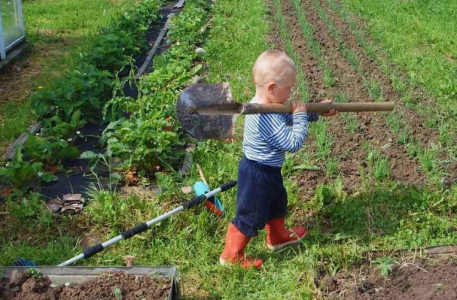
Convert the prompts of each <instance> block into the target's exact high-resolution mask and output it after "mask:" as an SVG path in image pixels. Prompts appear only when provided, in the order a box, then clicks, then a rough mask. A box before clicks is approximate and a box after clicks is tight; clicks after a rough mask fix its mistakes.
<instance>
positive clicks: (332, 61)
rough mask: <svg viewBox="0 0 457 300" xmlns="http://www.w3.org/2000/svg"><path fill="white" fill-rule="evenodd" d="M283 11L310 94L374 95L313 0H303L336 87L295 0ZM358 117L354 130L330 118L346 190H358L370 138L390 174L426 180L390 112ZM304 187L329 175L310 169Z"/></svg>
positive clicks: (401, 178)
mask: <svg viewBox="0 0 457 300" xmlns="http://www.w3.org/2000/svg"><path fill="white" fill-rule="evenodd" d="M282 9H283V15H284V18H285V21H286V23H287V25H288V26H289V30H290V33H291V36H292V41H293V45H294V48H295V49H296V51H297V53H298V54H299V55H300V57H301V58H302V68H303V71H304V73H305V74H307V75H308V76H309V87H310V98H311V99H315V100H318V99H317V98H316V97H315V96H316V95H318V96H320V95H323V94H326V95H330V96H332V95H333V94H335V92H339V93H345V94H348V95H350V98H351V101H360V102H363V101H369V94H368V92H367V91H366V90H365V88H364V86H363V78H362V77H361V76H359V75H358V74H357V73H356V72H355V71H354V70H353V69H352V67H351V66H350V65H349V64H348V62H347V61H346V60H345V59H344V57H343V56H342V54H341V53H340V51H339V50H338V46H339V45H338V42H337V41H335V40H334V39H333V38H332V36H331V34H330V32H329V29H328V28H327V26H326V24H325V23H324V22H323V21H322V20H321V19H320V18H319V16H318V13H317V12H316V11H315V9H314V7H313V2H312V1H310V0H307V1H303V2H302V10H303V12H305V15H306V19H307V21H308V22H309V23H310V24H311V25H312V26H313V28H314V29H315V32H314V39H315V40H316V41H318V42H319V44H320V47H321V50H322V53H323V55H324V57H325V61H326V62H327V65H328V66H329V67H331V68H332V70H333V73H334V75H335V77H336V83H335V85H334V86H333V87H332V88H327V87H325V85H324V84H323V81H322V74H321V72H320V70H319V69H318V67H317V61H316V59H315V58H313V56H312V54H311V52H310V51H309V49H308V48H307V46H306V45H307V43H306V40H305V38H304V36H303V33H302V29H301V26H300V24H299V22H298V20H297V17H296V15H295V8H294V6H293V3H292V0H286V1H282ZM357 119H358V120H359V123H360V124H361V126H360V128H359V130H358V132H357V133H355V134H352V133H349V132H348V131H346V129H345V128H344V127H345V126H344V124H345V122H344V121H343V120H341V119H340V118H333V119H331V120H330V131H331V134H332V135H333V142H334V144H333V149H332V155H334V156H340V157H341V161H340V163H339V166H338V167H339V171H340V172H341V173H342V174H343V176H344V183H345V187H346V190H348V191H354V190H356V189H357V187H358V186H360V183H361V177H360V168H364V169H366V168H367V166H366V163H365V161H366V157H367V153H366V152H365V151H364V150H363V147H362V145H363V144H365V143H369V144H371V145H373V146H375V147H376V148H378V149H380V148H381V147H382V146H384V145H388V147H384V148H385V150H384V151H383V153H384V154H385V155H386V156H387V158H388V159H389V163H390V167H391V178H392V179H393V180H396V181H399V182H402V183H405V184H418V183H422V182H424V181H425V179H424V178H425V176H424V174H423V173H422V172H420V171H418V169H419V163H418V162H417V160H414V159H411V158H410V157H409V156H408V154H407V151H406V149H405V147H404V146H402V145H399V144H397V143H396V140H397V137H396V136H395V135H394V134H392V133H391V132H390V131H389V128H388V127H387V125H386V121H385V117H384V116H382V115H381V114H379V113H359V114H357ZM297 180H298V182H299V183H300V185H301V187H302V188H303V189H304V191H305V192H307V191H310V190H313V189H314V187H315V185H316V183H324V182H327V181H329V178H327V176H326V175H325V173H323V172H319V171H317V172H316V171H307V172H303V174H301V175H300V176H299V178H297Z"/></svg>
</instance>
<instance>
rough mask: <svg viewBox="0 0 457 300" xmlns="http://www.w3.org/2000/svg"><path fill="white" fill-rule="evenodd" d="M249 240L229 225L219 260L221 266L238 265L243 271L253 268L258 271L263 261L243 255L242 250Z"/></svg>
mask: <svg viewBox="0 0 457 300" xmlns="http://www.w3.org/2000/svg"><path fill="white" fill-rule="evenodd" d="M250 240H251V238H249V237H247V236H245V235H244V234H243V233H242V232H241V231H239V230H238V228H237V227H236V226H235V225H233V224H232V223H230V226H229V228H228V231H227V236H226V238H225V248H224V251H223V252H222V254H221V256H220V258H219V262H220V263H221V265H223V266H225V265H233V264H239V265H241V266H243V268H245V269H250V268H253V267H254V268H257V269H260V267H261V266H262V265H263V260H261V259H259V258H251V257H246V256H245V255H244V248H246V246H247V244H248V243H249V241H250Z"/></svg>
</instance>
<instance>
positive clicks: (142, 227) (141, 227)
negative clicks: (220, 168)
mask: <svg viewBox="0 0 457 300" xmlns="http://www.w3.org/2000/svg"><path fill="white" fill-rule="evenodd" d="M236 184H237V182H236V181H230V182H228V183H226V184H223V185H221V186H220V187H218V188H217V189H214V190H212V191H210V192H208V193H206V194H203V195H200V196H198V197H195V198H194V199H192V200H190V201H189V202H187V203H185V204H184V205H182V206H180V207H177V208H175V209H173V210H172V211H169V212H167V213H165V214H163V215H160V216H158V217H157V218H155V219H152V220H150V221H148V222H145V223H141V224H138V225H136V226H135V227H133V228H131V229H129V230H127V231H124V232H123V233H122V234H120V235H118V236H116V237H114V238H112V239H110V240H108V241H106V242H104V243H100V244H97V245H94V246H92V247H89V248H86V249H84V251H83V253H81V254H79V255H77V256H75V257H73V258H71V259H69V260H67V261H64V262H63V263H61V264H60V265H58V267H65V266H68V265H71V264H73V263H75V262H77V261H78V260H80V259H83V258H89V257H92V256H94V255H95V254H97V253H99V252H102V251H103V250H105V248H107V247H109V246H111V245H113V244H116V243H118V242H120V241H122V240H126V239H129V238H131V237H132V236H134V235H136V234H138V233H141V232H143V231H146V230H148V229H149V228H150V227H151V226H152V225H154V224H156V223H159V222H160V221H163V220H165V219H167V218H169V217H170V216H172V215H174V214H176V213H178V212H181V211H183V210H186V209H190V208H192V207H194V206H195V205H198V204H201V203H203V202H204V201H205V200H206V199H209V198H211V197H214V196H215V195H216V194H219V193H221V192H224V191H226V190H228V189H231V188H232V187H234V186H236Z"/></svg>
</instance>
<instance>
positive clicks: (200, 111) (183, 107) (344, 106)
mask: <svg viewBox="0 0 457 300" xmlns="http://www.w3.org/2000/svg"><path fill="white" fill-rule="evenodd" d="M306 107H307V110H308V112H320V113H324V112H328V111H330V110H332V109H334V110H337V111H338V112H362V111H391V110H393V109H394V107H395V104H394V103H393V102H351V103H339V102H331V103H307V104H306ZM291 112H292V105H291V104H290V103H284V104H281V103H272V104H258V103H237V102H235V101H234V100H233V97H232V93H231V91H230V85H229V83H228V82H224V83H197V84H193V85H190V86H188V87H187V88H186V89H185V90H184V91H182V92H181V94H180V96H179V99H178V102H177V104H176V116H177V118H178V121H179V123H180V124H181V126H182V128H183V129H184V131H185V132H186V133H187V134H189V135H190V136H192V137H194V138H196V139H227V138H233V137H234V136H235V128H236V126H235V125H236V117H237V116H238V115H249V114H267V113H291Z"/></svg>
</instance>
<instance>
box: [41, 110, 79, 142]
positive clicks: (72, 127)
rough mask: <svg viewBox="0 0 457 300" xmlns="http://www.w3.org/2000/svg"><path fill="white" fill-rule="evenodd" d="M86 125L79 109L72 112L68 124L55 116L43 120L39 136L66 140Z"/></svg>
mask: <svg viewBox="0 0 457 300" xmlns="http://www.w3.org/2000/svg"><path fill="white" fill-rule="evenodd" d="M86 123H87V122H86V120H84V119H83V118H82V113H81V110H79V109H78V110H76V111H75V112H73V114H72V115H71V118H70V120H69V122H65V121H63V120H62V119H61V118H60V117H59V116H58V115H55V116H53V117H51V118H48V119H44V120H43V127H42V129H41V135H42V136H45V137H53V138H55V139H64V140H67V139H69V138H72V137H74V136H75V134H76V132H77V131H78V129H81V128H82V127H83V126H84V125H86Z"/></svg>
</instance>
